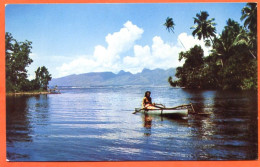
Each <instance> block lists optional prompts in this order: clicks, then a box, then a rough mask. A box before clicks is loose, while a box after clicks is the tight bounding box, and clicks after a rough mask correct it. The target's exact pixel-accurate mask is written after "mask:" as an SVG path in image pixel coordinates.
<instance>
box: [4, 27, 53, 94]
mask: <svg viewBox="0 0 260 167" xmlns="http://www.w3.org/2000/svg"><path fill="white" fill-rule="evenodd" d="M31 45H32V42H30V41H27V40H26V41H25V42H18V41H17V40H16V39H14V38H13V36H12V35H11V34H10V33H8V32H7V33H6V34H5V46H6V47H5V56H6V57H5V58H6V66H5V67H6V91H7V92H25V91H45V90H47V85H48V82H49V81H50V80H51V74H49V72H48V70H47V68H46V67H45V66H43V67H38V69H37V70H36V71H35V79H33V80H31V81H30V80H29V79H28V78H27V77H28V75H27V70H26V67H28V66H29V65H30V64H31V63H32V62H33V60H32V59H31V58H30V57H29V54H30V53H31V49H32V46H31Z"/></svg>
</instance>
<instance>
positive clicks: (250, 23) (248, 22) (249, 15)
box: [240, 3, 257, 33]
mask: <svg viewBox="0 0 260 167" xmlns="http://www.w3.org/2000/svg"><path fill="white" fill-rule="evenodd" d="M240 19H241V21H242V20H244V19H245V22H244V26H245V27H247V28H248V29H249V30H250V31H252V32H253V33H256V32H257V4H256V3H247V4H246V6H245V7H244V8H243V9H242V16H241V18H240Z"/></svg>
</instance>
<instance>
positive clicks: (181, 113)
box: [133, 103, 195, 117]
mask: <svg viewBox="0 0 260 167" xmlns="http://www.w3.org/2000/svg"><path fill="white" fill-rule="evenodd" d="M189 108H191V110H192V111H191V112H192V113H195V110H194V108H193V105H192V104H191V103H190V104H185V105H180V106H176V107H170V108H169V107H165V106H164V105H162V104H156V105H155V108H153V109H146V108H135V111H134V112H133V114H135V113H138V112H140V113H144V114H149V115H161V116H178V117H187V116H188V114H189Z"/></svg>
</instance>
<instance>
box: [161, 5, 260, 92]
mask: <svg viewBox="0 0 260 167" xmlns="http://www.w3.org/2000/svg"><path fill="white" fill-rule="evenodd" d="M241 13H242V16H241V21H244V25H243V26H242V25H240V24H239V23H238V22H237V21H234V20H233V19H230V18H229V19H228V20H227V22H226V26H225V27H224V29H223V31H222V32H221V33H220V34H218V35H217V34H216V28H215V25H216V23H215V22H214V21H215V19H214V18H211V19H208V17H209V14H208V12H206V11H201V12H200V13H198V14H196V17H194V18H193V19H194V24H195V25H194V26H193V27H191V29H193V30H194V31H193V32H192V35H193V36H194V37H198V39H199V40H203V41H204V42H205V46H208V47H210V46H211V47H212V50H211V53H210V55H209V56H205V55H204V51H203V49H202V48H201V46H199V45H195V46H194V47H193V48H191V49H189V50H188V51H185V52H180V53H179V61H181V60H185V62H184V64H183V66H182V67H177V69H176V74H175V76H176V77H177V80H175V81H173V80H172V77H169V79H168V82H169V83H170V85H171V86H174V87H176V86H179V87H185V88H201V89H238V90H256V89H257V4H256V3H247V4H246V6H245V7H244V8H243V9H242V11H241ZM164 25H165V26H166V28H167V29H168V30H169V32H170V31H171V32H173V30H174V26H175V24H174V22H173V19H172V18H169V17H168V18H167V19H166V22H165V24H164ZM180 42H181V41H180Z"/></svg>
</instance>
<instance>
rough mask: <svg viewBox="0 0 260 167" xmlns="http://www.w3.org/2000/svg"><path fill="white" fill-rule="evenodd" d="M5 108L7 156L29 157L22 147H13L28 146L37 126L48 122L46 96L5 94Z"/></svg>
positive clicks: (9, 157)
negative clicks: (17, 148) (16, 148)
mask: <svg viewBox="0 0 260 167" xmlns="http://www.w3.org/2000/svg"><path fill="white" fill-rule="evenodd" d="M6 109H7V111H8V112H6V134H7V142H6V144H7V158H8V159H9V160H12V159H19V158H29V155H28V154H25V153H24V152H23V150H22V149H20V150H19V151H17V150H15V149H14V148H15V147H19V146H21V147H22V148H26V147H29V145H30V144H31V143H32V142H34V136H35V133H37V132H36V131H37V130H39V127H40V126H46V125H47V124H48V120H49V114H48V111H49V102H48V96H47V95H37V96H26V95H25V96H7V97H6ZM20 152H21V153H20Z"/></svg>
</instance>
